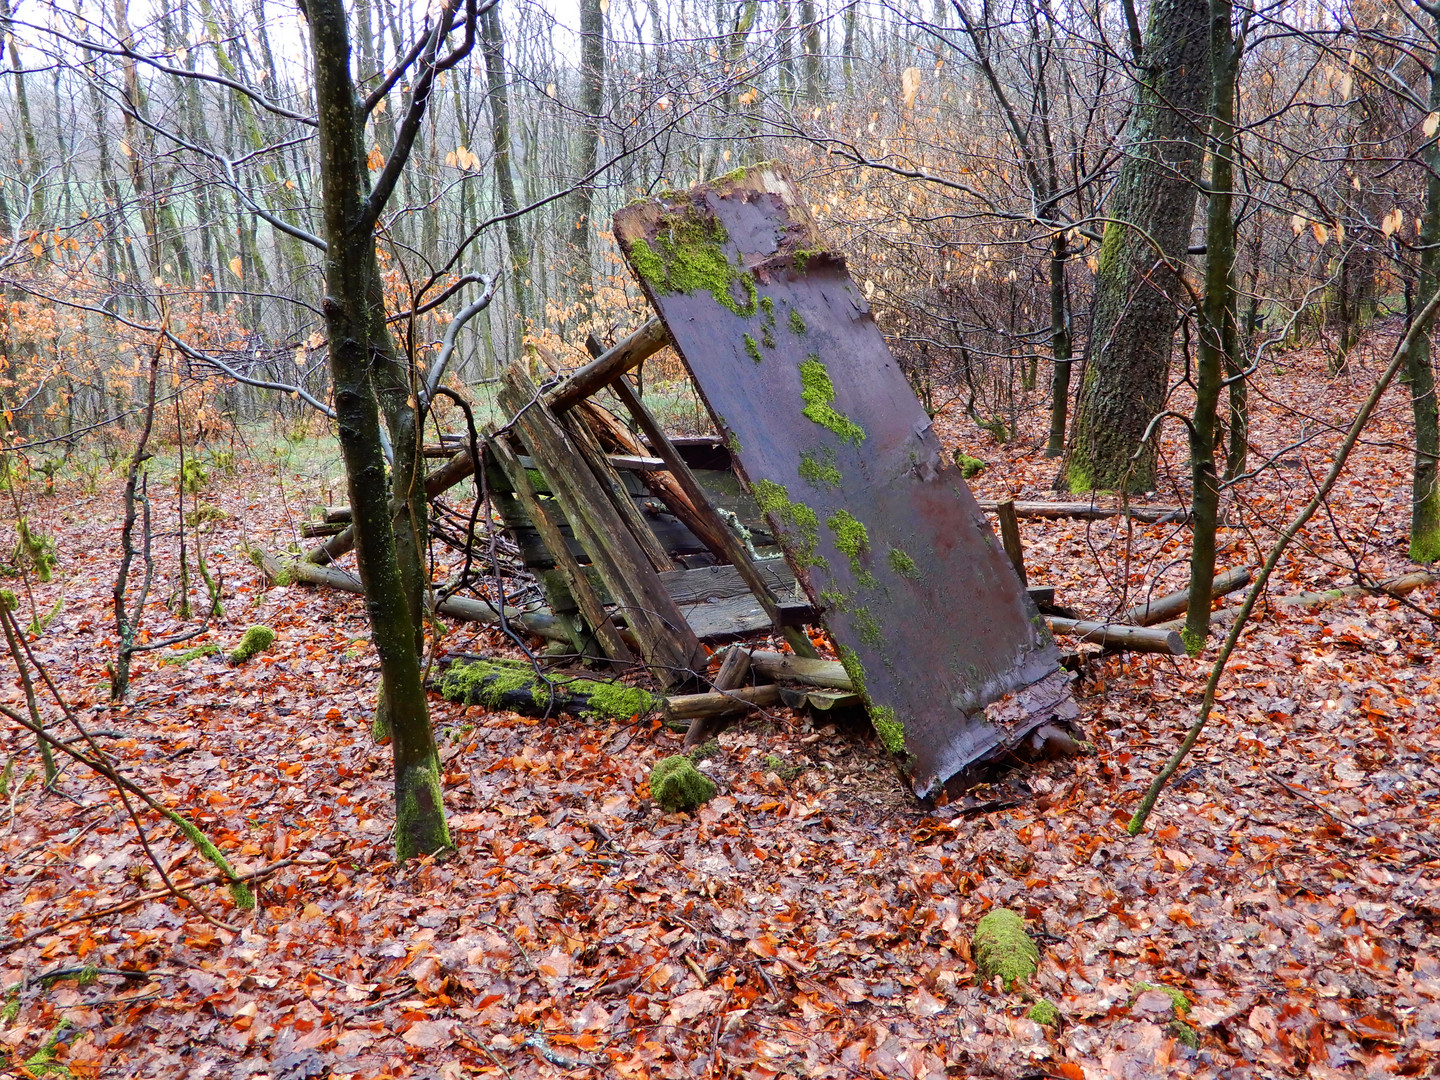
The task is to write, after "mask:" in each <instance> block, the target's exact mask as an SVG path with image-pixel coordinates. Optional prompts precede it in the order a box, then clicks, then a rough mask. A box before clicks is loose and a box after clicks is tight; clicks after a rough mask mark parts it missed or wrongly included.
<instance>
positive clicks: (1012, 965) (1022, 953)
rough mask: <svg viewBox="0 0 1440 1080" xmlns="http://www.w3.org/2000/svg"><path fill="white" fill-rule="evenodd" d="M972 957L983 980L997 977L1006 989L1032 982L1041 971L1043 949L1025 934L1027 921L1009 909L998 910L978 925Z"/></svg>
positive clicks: (972, 942) (986, 980)
mask: <svg viewBox="0 0 1440 1080" xmlns="http://www.w3.org/2000/svg"><path fill="white" fill-rule="evenodd" d="M970 955H971V956H972V957H974V959H975V968H976V970H977V971H978V972H979V974H980V978H981V979H982V980H983V981H985V982H987V983H988V982H990V981H991V980H992V979H994V978H996V977H997V976H998V977H999V978H1000V980H1001V981H1002V982H1003V984H1004V986H1005V988H1006V989H1011V988H1013V987H1014V985H1015V983H1016V982H1017V981H1020V982H1030V981H1031V980H1032V979H1034V978H1035V972H1036V971H1038V970H1039V968H1040V950H1039V949H1038V948H1036V946H1035V942H1034V940H1033V939H1032V938H1031V937H1030V935H1029V934H1027V933H1026V932H1025V920H1024V919H1022V918H1021V917H1020V916H1019V915H1017V914H1016V913H1015V912H1013V911H1009V910H1007V909H1006V908H996V909H995V910H994V911H992V912H990V913H989V914H988V915H986V916H985V917H984V918H982V919H981V920H980V921H979V922H978V923H976V924H975V936H974V938H972V939H971V941H970Z"/></svg>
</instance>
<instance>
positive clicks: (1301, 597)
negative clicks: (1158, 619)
mask: <svg viewBox="0 0 1440 1080" xmlns="http://www.w3.org/2000/svg"><path fill="white" fill-rule="evenodd" d="M1436 584H1440V574H1432V573H1430V572H1428V571H1425V570H1417V571H1415V572H1414V573H1411V574H1401V575H1400V576H1399V577H1396V578H1391V579H1390V580H1389V581H1382V582H1380V583H1379V584H1377V585H1374V586H1371V585H1346V586H1344V587H1342V588H1339V589H1326V590H1325V591H1324V592H1303V593H1291V594H1290V595H1289V596H1273V597H1270V599H1269V603H1270V606H1271V607H1272V608H1281V609H1286V610H1291V609H1305V610H1310V609H1314V608H1319V607H1325V606H1326V605H1328V604H1334V603H1338V602H1339V601H1341V600H1353V599H1354V598H1355V597H1357V596H1392V597H1395V598H1397V599H1398V598H1400V597H1402V596H1408V595H1409V594H1410V593H1412V592H1414V591H1415V590H1416V589H1419V588H1422V587H1424V586H1426V585H1436ZM1238 611H1239V609H1238V608H1236V609H1235V610H1233V611H1217V612H1215V614H1214V615H1212V616H1211V617H1210V628H1211V629H1212V630H1215V629H1219V628H1222V627H1226V626H1229V625H1230V624H1231V623H1232V622H1233V621H1234V619H1235V615H1236V613H1237V612H1238ZM1184 625H1185V621H1184V620H1183V619H1176V620H1174V621H1173V622H1168V623H1161V624H1159V625H1158V626H1155V627H1152V629H1155V630H1160V629H1172V628H1173V629H1177V630H1178V629H1179V628H1181V627H1182V626H1184Z"/></svg>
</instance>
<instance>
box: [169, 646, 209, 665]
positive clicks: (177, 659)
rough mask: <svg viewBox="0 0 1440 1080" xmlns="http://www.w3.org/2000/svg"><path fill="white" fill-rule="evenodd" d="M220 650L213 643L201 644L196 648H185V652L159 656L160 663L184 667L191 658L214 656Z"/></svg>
mask: <svg viewBox="0 0 1440 1080" xmlns="http://www.w3.org/2000/svg"><path fill="white" fill-rule="evenodd" d="M219 651H220V646H219V645H215V644H213V643H212V644H210V645H201V646H200V647H199V648H198V649H187V650H186V651H185V652H182V653H177V654H176V655H174V656H164V657H161V658H160V662H161V663H162V664H179V665H180V666H181V667H184V666H185V665H186V664H188V663H189V662H190V661H191V660H197V659H199V658H200V657H202V656H214V655H215V654H216V653H218V652H219Z"/></svg>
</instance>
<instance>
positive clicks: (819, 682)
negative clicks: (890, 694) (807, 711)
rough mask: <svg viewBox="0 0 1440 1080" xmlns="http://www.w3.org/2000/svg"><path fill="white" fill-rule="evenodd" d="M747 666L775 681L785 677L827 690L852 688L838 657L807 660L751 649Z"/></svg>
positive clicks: (785, 654)
mask: <svg viewBox="0 0 1440 1080" xmlns="http://www.w3.org/2000/svg"><path fill="white" fill-rule="evenodd" d="M750 668H751V670H752V671H756V672H758V673H759V674H761V675H763V676H765V677H766V678H768V679H773V680H775V681H776V682H780V681H782V680H785V681H788V682H797V683H801V684H803V685H805V686H819V687H823V688H825V689H827V690H854V689H855V687H854V686H853V684H851V682H850V676H849V675H848V674H846V672H845V666H844V665H843V664H841V663H840V662H839V661H838V660H808V659H806V658H805V657H803V656H791V655H790V654H789V653H777V652H766V651H764V650H761V649H753V650H751V652H750Z"/></svg>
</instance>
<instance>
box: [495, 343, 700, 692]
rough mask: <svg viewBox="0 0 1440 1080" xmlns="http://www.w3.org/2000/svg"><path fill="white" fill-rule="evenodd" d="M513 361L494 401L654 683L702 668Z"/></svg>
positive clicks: (654, 580) (690, 639) (637, 552)
mask: <svg viewBox="0 0 1440 1080" xmlns="http://www.w3.org/2000/svg"><path fill="white" fill-rule="evenodd" d="M537 397H538V393H537V391H536V389H535V385H534V383H532V382H531V381H530V379H529V377H528V376H527V375H526V374H525V372H524V371H523V370H521V368H520V367H519V365H517V364H511V365H509V366H508V367H507V368H506V369H505V371H504V372H503V373H502V375H501V389H500V393H499V401H500V405H501V407H502V408H504V409H506V410H507V411H508V412H509V413H510V414H511V415H513V416H514V417H515V420H514V425H515V430H516V431H517V432H518V434H519V436H520V438H521V439H522V440H523V441H524V443H525V445H526V446H527V447H528V448H529V450H530V456H531V457H533V458H534V459H535V463H536V465H538V466H539V468H540V472H541V474H542V475H543V476H544V477H545V480H546V482H547V483H548V484H549V485H550V490H551V491H552V492H554V494H555V499H556V501H557V503H558V504H559V506H560V508H561V510H562V511H563V512H564V513H565V516H566V517H567V518H568V519H569V521H570V527H571V529H572V530H573V531H574V534H575V537H576V539H578V540H579V541H580V543H581V545H582V546H583V547H584V549H585V551H586V552H588V553H589V555H590V557H591V560H592V562H593V564H594V566H595V568H596V569H597V570H598V571H599V572H600V577H601V580H602V581H604V583H605V587H606V588H607V589H608V590H609V591H610V595H611V597H612V598H613V599H614V600H615V602H616V603H618V604H619V605H620V607H621V613H622V614H623V615H624V617H625V620H626V621H627V622H628V623H629V624H630V629H631V630H632V631H633V632H634V634H635V636H636V638H637V639H639V641H640V645H641V648H640V652H641V654H642V655H643V656H644V658H645V662H646V663H647V664H649V665H650V668H651V671H652V672H653V673H654V674H655V677H656V678H657V679H658V680H659V681H660V683H661V685H662V686H672V685H674V684H675V683H676V682H678V681H683V680H684V679H686V678H689V677H691V676H692V674H693V673H694V672H698V671H703V670H704V666H705V652H704V650H703V649H702V648H701V645H700V642H699V640H698V639H697V638H696V637H695V634H694V631H692V630H691V629H690V626H689V624H688V623H687V622H686V621H685V617H684V616H683V615H682V614H681V613H680V609H679V608H677V607H676V606H675V601H673V600H671V599H670V595H669V593H667V592H666V591H665V589H664V587H663V586H662V585H661V584H660V580H659V578H658V577H657V576H656V573H655V569H654V567H653V566H652V565H651V564H650V560H649V558H648V557H647V556H646V554H645V552H644V551H643V550H641V548H640V545H639V543H638V542H637V541H636V539H635V537H634V535H633V534H632V533H631V532H630V530H629V529H628V528H626V526H625V523H624V522H623V521H622V520H621V518H620V515H619V514H618V513H617V512H616V511H615V508H614V506H613V505H611V502H610V497H609V495H608V494H607V493H606V492H605V490H604V489H603V488H602V487H601V486H600V481H599V480H597V479H596V477H595V474H594V473H593V472H592V471H591V469H590V466H589V465H588V464H586V462H585V461H584V460H583V459H582V458H581V457H580V455H579V454H578V453H577V452H576V450H575V448H574V447H573V445H572V443H571V441H570V438H569V437H568V436H567V434H566V432H565V430H564V429H563V428H562V427H561V425H560V423H559V422H558V421H557V420H556V419H555V417H554V415H553V414H552V413H551V412H550V410H549V409H547V408H546V407H545V406H544V404H543V403H541V402H539V401H538V400H537Z"/></svg>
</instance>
